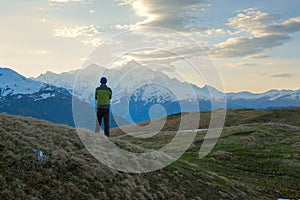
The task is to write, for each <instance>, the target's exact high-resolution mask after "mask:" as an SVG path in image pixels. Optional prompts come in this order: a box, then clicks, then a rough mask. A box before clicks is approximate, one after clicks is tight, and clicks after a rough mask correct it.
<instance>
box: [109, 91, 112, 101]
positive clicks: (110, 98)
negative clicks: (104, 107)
mask: <svg viewBox="0 0 300 200" xmlns="http://www.w3.org/2000/svg"><path fill="white" fill-rule="evenodd" d="M111 98H112V91H111V89H110V96H109V99H111Z"/></svg>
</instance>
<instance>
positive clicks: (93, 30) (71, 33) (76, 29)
mask: <svg viewBox="0 0 300 200" xmlns="http://www.w3.org/2000/svg"><path fill="white" fill-rule="evenodd" d="M99 30H100V27H99V26H95V25H90V26H72V27H64V28H58V29H55V30H54V36H56V37H63V38H76V37H79V36H86V37H93V36H95V35H97V34H100V31H99Z"/></svg>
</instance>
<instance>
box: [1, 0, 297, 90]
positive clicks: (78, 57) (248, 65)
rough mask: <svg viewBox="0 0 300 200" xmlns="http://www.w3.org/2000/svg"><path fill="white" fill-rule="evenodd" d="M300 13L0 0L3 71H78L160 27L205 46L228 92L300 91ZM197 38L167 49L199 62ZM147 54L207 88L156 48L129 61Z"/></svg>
mask: <svg viewBox="0 0 300 200" xmlns="http://www.w3.org/2000/svg"><path fill="white" fill-rule="evenodd" d="M299 8H300V1H299V0H286V1H282V0H269V1H261V0H251V1H236V0H226V1H220V0H11V1H4V0H0V24H1V31H0V44H1V45H0V67H8V68H11V69H13V70H15V71H17V72H19V73H21V74H22V75H25V76H27V77H36V76H38V75H39V74H41V73H45V72H46V71H52V72H55V73H61V72H65V71H70V70H74V69H78V68H80V67H81V66H82V65H83V63H84V61H86V59H87V58H88V57H89V55H90V54H91V52H93V51H94V50H95V49H97V47H98V46H99V45H101V44H103V42H104V41H109V40H110V39H111V38H112V37H113V36H115V35H117V34H122V33H123V32H126V31H136V30H139V29H141V30H143V33H142V34H141V35H144V37H149V35H153V34H154V33H151V31H150V30H151V27H158V28H165V29H168V30H172V31H174V32H175V31H176V32H177V33H178V34H182V35H184V36H185V37H188V38H190V39H191V40H192V41H193V43H195V44H197V45H200V46H201V47H203V49H205V50H206V52H207V54H208V55H209V58H211V60H212V62H213V63H214V64H215V65H216V66H217V68H218V70H219V73H220V75H221V78H222V80H223V82H224V87H225V90H226V91H227V92H239V91H251V92H264V91H267V90H270V89H300V69H299V67H300V58H299V55H300V54H299V52H300V11H299ZM148 28H149V29H148ZM148 30H149V31H148ZM162 37H163V36H162ZM191 40H188V41H182V42H178V41H174V43H175V44H172V41H169V43H171V44H169V45H168V51H169V52H172V51H175V49H180V54H181V56H182V57H184V58H188V59H192V58H193V57H195V56H197V55H196V54H195V52H193V48H191V46H193V45H192V44H191V43H190V42H191ZM125 42H126V41H125ZM130 42H132V41H128V44H129V43H130ZM179 43H180V44H179ZM146 57H147V59H148V61H149V60H151V62H152V63H153V62H155V63H158V64H162V65H169V66H173V67H175V68H177V69H179V68H180V69H181V71H182V73H184V75H185V77H188V78H187V79H188V81H190V82H192V83H195V84H197V85H199V86H201V84H203V82H201V81H199V80H197V79H198V78H197V77H194V76H193V71H192V70H190V69H189V68H188V67H187V66H184V64H182V63H181V62H180V60H176V59H177V58H174V57H171V56H170V55H167V54H163V53H158V52H157V51H151V50H150V52H149V51H141V52H138V53H136V52H135V53H132V54H131V55H130V56H127V57H126V59H124V60H123V62H125V61H128V59H134V60H136V61H138V62H139V61H142V60H143V59H144V60H145V58H146ZM149 57H151V59H149ZM162 58H163V60H164V63H160V62H161V60H162ZM178 59H179V58H178ZM165 73H166V74H168V72H167V71H166V72H165ZM169 75H170V76H172V73H170V74H169Z"/></svg>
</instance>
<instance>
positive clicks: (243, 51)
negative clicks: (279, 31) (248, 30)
mask: <svg viewBox="0 0 300 200" xmlns="http://www.w3.org/2000/svg"><path fill="white" fill-rule="evenodd" d="M290 39H291V37H290V36H288V35H266V36H261V37H250V38H243V37H240V38H229V39H227V40H226V41H225V42H222V43H219V44H216V45H214V46H213V47H212V48H211V49H210V53H211V54H213V55H215V56H217V57H245V56H249V55H253V54H258V53H260V52H262V51H263V50H265V49H270V48H273V47H277V46H281V45H283V44H284V43H286V42H287V41H288V40H290Z"/></svg>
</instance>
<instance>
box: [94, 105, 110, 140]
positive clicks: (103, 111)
mask: <svg viewBox="0 0 300 200" xmlns="http://www.w3.org/2000/svg"><path fill="white" fill-rule="evenodd" d="M102 118H104V134H105V135H106V136H107V137H109V106H97V119H98V123H99V126H100V127H101V122H102Z"/></svg>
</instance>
